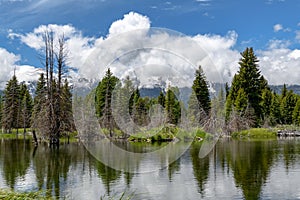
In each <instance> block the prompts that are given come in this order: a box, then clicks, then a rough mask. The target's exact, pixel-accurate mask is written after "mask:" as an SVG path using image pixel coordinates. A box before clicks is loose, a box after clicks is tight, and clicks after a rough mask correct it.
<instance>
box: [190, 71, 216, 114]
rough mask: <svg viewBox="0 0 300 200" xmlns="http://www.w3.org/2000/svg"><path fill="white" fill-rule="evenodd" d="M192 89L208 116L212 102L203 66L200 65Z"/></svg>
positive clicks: (200, 106)
mask: <svg viewBox="0 0 300 200" xmlns="http://www.w3.org/2000/svg"><path fill="white" fill-rule="evenodd" d="M192 89H193V90H194V92H195V95H196V97H197V100H198V102H199V108H200V109H203V111H204V112H205V114H206V115H207V116H208V115H209V112H210V109H211V102H210V97H209V91H208V85H207V81H206V77H205V74H204V72H203V70H202V68H201V66H199V68H198V69H197V70H196V72H195V80H194V82H193V86H192Z"/></svg>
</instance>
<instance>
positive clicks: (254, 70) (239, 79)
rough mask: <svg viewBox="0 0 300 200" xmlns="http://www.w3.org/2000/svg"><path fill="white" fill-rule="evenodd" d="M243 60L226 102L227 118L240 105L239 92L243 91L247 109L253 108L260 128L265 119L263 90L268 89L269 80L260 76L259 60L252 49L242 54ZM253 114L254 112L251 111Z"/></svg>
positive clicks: (256, 122) (256, 124)
mask: <svg viewBox="0 0 300 200" xmlns="http://www.w3.org/2000/svg"><path fill="white" fill-rule="evenodd" d="M241 56H242V58H241V59H240V61H239V65H240V68H239V71H238V73H237V74H235V76H234V78H233V81H232V85H231V88H230V92H229V95H228V98H227V102H226V118H227V120H228V116H230V112H231V110H232V107H235V105H238V104H237V103H235V101H236V100H237V96H238V91H240V89H243V91H244V92H245V96H246V97H247V104H248V105H247V106H246V107H247V108H251V110H252V109H253V111H254V116H255V119H254V120H255V126H259V125H260V123H261V120H262V119H263V112H262V110H263V109H262V106H261V101H262V93H263V90H264V89H266V88H267V87H268V82H267V80H266V79H265V78H264V77H263V76H262V75H261V74H260V71H259V69H258V67H259V66H258V64H257V63H258V59H257V57H256V56H255V54H254V51H253V49H252V48H246V50H245V51H244V52H243V53H241ZM251 113H252V111H251Z"/></svg>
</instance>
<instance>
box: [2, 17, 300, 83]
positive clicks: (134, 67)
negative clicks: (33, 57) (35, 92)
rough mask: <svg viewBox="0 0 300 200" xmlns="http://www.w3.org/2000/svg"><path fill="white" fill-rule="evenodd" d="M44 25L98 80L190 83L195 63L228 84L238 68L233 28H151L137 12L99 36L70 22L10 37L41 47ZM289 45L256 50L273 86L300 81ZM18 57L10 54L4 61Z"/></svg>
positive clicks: (83, 71) (84, 72) (73, 61)
mask: <svg viewBox="0 0 300 200" xmlns="http://www.w3.org/2000/svg"><path fill="white" fill-rule="evenodd" d="M273 28H274V31H280V30H283V27H282V25H280V24H277V25H275V26H274V27H273ZM46 29H48V30H51V31H53V33H54V36H55V37H54V38H55V39H57V38H58V37H59V36H61V35H62V34H64V36H65V39H66V46H67V49H68V57H69V60H68V65H69V66H71V67H73V68H76V69H77V71H76V74H77V73H79V75H78V74H77V75H78V76H80V77H86V78H98V79H99V78H101V77H102V76H103V75H104V71H105V70H106V68H107V67H110V68H111V69H112V71H113V73H114V74H115V75H117V76H118V77H121V78H124V77H125V76H127V75H130V76H131V78H133V79H135V81H137V82H139V83H140V84H141V85H149V84H150V83H152V84H166V83H171V84H175V85H176V84H178V85H182V86H190V85H191V83H192V80H193V78H194V71H195V68H196V67H197V66H198V65H201V66H202V67H203V68H204V71H205V73H206V75H207V79H208V80H209V81H212V82H231V80H232V77H233V75H234V74H235V73H236V72H237V70H238V67H239V65H238V61H239V59H240V53H239V51H237V50H236V44H237V39H238V34H237V33H236V32H235V31H228V33H227V34H226V35H223V36H221V35H215V34H205V35H201V34H198V35H194V36H187V35H184V34H181V33H178V32H175V31H172V30H167V29H159V28H151V21H150V19H149V18H148V17H147V16H144V15H141V14H138V13H135V12H130V13H128V14H125V15H124V17H123V18H122V19H119V20H117V21H115V22H113V23H112V24H111V26H110V28H109V32H108V34H107V35H106V36H102V37H86V36H83V35H82V33H81V31H80V30H77V29H76V28H75V27H73V26H72V25H70V24H69V25H57V24H49V25H41V26H39V27H37V28H35V29H34V30H33V31H32V32H30V33H27V34H16V33H10V35H9V36H10V37H11V38H16V37H17V38H19V39H20V40H21V41H22V42H23V43H24V44H26V45H28V46H29V47H31V48H33V49H35V50H37V51H41V50H42V49H43V47H44V46H43V45H44V44H43V40H42V34H43V33H44V31H45V30H46ZM288 45H289V44H288V42H284V41H280V40H273V41H270V44H269V48H268V49H267V50H255V51H256V53H257V56H258V58H259V60H260V63H259V65H260V69H261V72H262V74H263V75H264V76H265V77H266V78H267V79H268V80H269V83H271V84H283V83H288V84H292V83H294V84H295V83H298V84H299V83H300V80H299V79H298V72H300V68H299V67H298V65H297V63H299V61H300V53H299V52H300V50H297V49H295V50H291V49H289V48H288ZM19 59H20V58H19V57H18V56H15V55H13V56H12V58H10V62H9V63H10V64H8V65H13V64H14V63H15V62H17V61H18V60H19ZM0 62H1V61H0ZM9 69H10V68H8V70H9ZM23 69H25V68H23ZM73 76H75V73H73ZM1 78H2V79H4V77H1Z"/></svg>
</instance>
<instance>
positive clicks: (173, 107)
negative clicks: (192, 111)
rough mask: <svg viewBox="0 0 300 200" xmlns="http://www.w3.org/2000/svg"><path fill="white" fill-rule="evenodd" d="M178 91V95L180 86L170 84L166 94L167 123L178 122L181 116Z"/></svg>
mask: <svg viewBox="0 0 300 200" xmlns="http://www.w3.org/2000/svg"><path fill="white" fill-rule="evenodd" d="M176 93H177V96H178V95H179V94H178V93H179V90H178V88H174V87H170V86H169V87H168V89H167V93H166V96H165V111H166V115H167V123H170V124H178V122H179V120H180V116H181V107H180V102H179V101H178V100H177V97H176V95H175V94H176Z"/></svg>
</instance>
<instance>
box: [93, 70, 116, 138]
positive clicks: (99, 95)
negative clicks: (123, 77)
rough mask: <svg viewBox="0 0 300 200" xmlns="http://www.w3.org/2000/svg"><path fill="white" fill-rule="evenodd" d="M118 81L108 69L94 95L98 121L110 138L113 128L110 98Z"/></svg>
mask: <svg viewBox="0 0 300 200" xmlns="http://www.w3.org/2000/svg"><path fill="white" fill-rule="evenodd" d="M118 81H119V79H118V78H117V77H115V76H113V74H112V72H111V71H110V69H109V68H108V70H107V71H106V74H105V76H104V77H103V79H102V80H101V81H100V82H99V84H98V86H97V88H96V94H95V107H96V115H97V116H98V118H99V119H100V122H101V125H102V126H103V127H105V128H108V129H109V131H110V136H111V137H112V128H113V126H114V124H113V118H112V111H111V98H112V92H113V90H114V88H115V87H116V84H117V82H118Z"/></svg>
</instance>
